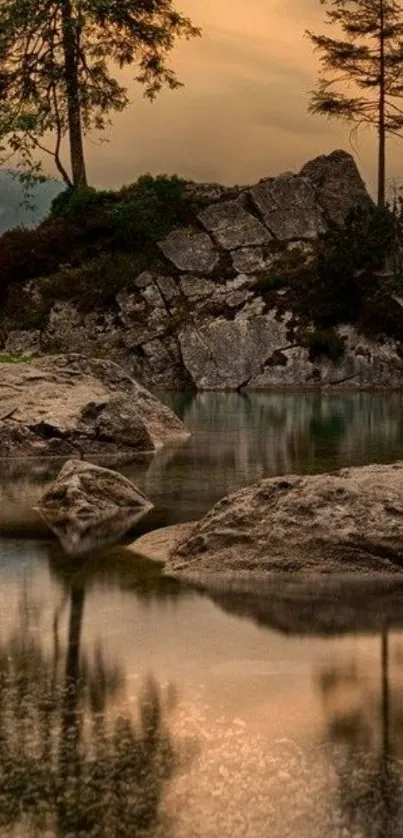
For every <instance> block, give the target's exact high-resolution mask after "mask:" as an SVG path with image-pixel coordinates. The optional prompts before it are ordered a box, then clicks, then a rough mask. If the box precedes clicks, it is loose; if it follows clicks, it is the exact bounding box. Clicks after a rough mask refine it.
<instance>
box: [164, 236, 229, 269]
mask: <svg viewBox="0 0 403 838" xmlns="http://www.w3.org/2000/svg"><path fill="white" fill-rule="evenodd" d="M158 246H159V247H160V249H161V250H162V252H163V254H164V256H165V257H166V258H167V259H169V261H170V262H172V263H173V264H174V265H175V267H176V268H178V270H180V271H189V272H192V271H194V272H195V273H206V274H210V273H212V272H213V270H214V268H215V267H216V265H218V262H219V258H220V257H219V254H218V252H217V249H216V248H215V247H214V244H213V242H212V241H211V239H210V236H208V235H207V233H202V232H199V231H198V230H194V229H193V228H189V229H184V230H173V232H172V233H169V235H168V236H167V237H166V238H165V239H163V241H160V242H158Z"/></svg>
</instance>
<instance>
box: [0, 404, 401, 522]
mask: <svg viewBox="0 0 403 838" xmlns="http://www.w3.org/2000/svg"><path fill="white" fill-rule="evenodd" d="M164 398H165V400H166V401H167V402H168V403H169V404H170V406H171V407H173V408H174V409H175V410H176V412H177V413H178V414H180V415H181V416H182V418H183V420H184V422H185V424H186V426H187V427H188V428H189V430H190V431H191V432H192V436H191V438H190V439H188V440H187V441H185V442H182V443H180V444H178V445H173V446H168V447H165V448H164V449H162V450H161V451H159V452H157V453H156V454H155V455H154V456H152V457H151V458H150V457H140V458H139V459H138V460H137V461H136V462H135V463H133V464H131V465H130V466H128V467H126V468H125V469H124V473H125V474H126V475H127V476H129V477H130V478H132V479H133V481H134V482H135V483H137V485H138V486H139V488H140V489H142V490H143V491H144V492H145V494H146V495H147V496H148V497H149V498H150V500H151V501H152V502H153V503H154V504H155V507H156V508H155V510H154V511H152V513H151V514H150V515H148V516H147V517H146V518H145V519H144V521H143V523H142V524H141V526H140V530H139V532H140V531H141V532H143V531H147V530H150V529H154V528H155V527H157V526H161V525H169V524H172V523H177V522H179V521H186V520H191V519H194V518H197V517H200V516H201V515H203V514H204V513H205V512H206V511H207V509H208V508H209V507H210V506H211V505H212V504H213V503H214V502H215V501H216V500H218V499H219V498H220V497H222V496H223V495H225V494H227V493H228V492H230V491H232V490H234V489H236V488H239V487H240V486H245V485H247V484H248V483H252V482H254V481H257V480H260V479H262V478H263V477H267V476H270V475H276V474H284V473H286V472H289V473H291V472H301V473H304V472H315V471H316V472H319V471H327V470H329V469H334V468H338V467H341V466H347V465H360V464H364V463H369V462H392V461H394V460H398V459H403V394H402V393H385V394H379V393H374V394H371V393H351V394H344V395H342V394H326V393H310V394H284V393H283V394H281V393H252V394H248V395H239V394H237V393H227V394H225V393H198V394H196V395H194V394H183V393H180V394H165V396H164ZM59 468H60V462H58V461H57V460H54V461H52V462H49V463H45V464H44V463H42V464H41V463H34V462H29V463H26V462H24V463H22V462H14V464H13V465H12V467H10V465H8V466H7V467H6V464H5V462H4V461H3V462H1V461H0V499H1V505H0V533H1V534H3V535H4V534H8V535H10V534H12V535H15V534H19V535H21V536H25V537H29V536H30V535H38V534H42V535H43V534H44V533H45V530H44V527H43V524H42V523H41V522H40V521H39V520H38V517H37V516H35V515H34V514H33V512H32V507H33V506H34V505H35V503H36V502H37V500H38V497H39V496H40V494H41V493H42V492H43V491H44V490H45V487H46V485H48V483H49V481H50V480H51V479H52V478H53V477H54V475H55V473H56V472H57V471H58V469H59Z"/></svg>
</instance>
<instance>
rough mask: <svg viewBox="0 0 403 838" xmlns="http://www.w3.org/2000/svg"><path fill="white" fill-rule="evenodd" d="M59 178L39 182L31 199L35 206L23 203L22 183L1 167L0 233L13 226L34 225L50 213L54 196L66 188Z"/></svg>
mask: <svg viewBox="0 0 403 838" xmlns="http://www.w3.org/2000/svg"><path fill="white" fill-rule="evenodd" d="M64 188H65V187H64V184H62V183H60V182H59V181H57V180H48V181H46V183H40V184H37V185H36V186H35V187H34V189H33V197H32V200H31V201H30V202H31V203H32V204H33V205H34V207H33V209H29V208H28V207H25V206H24V205H23V200H24V189H23V186H22V184H21V183H20V182H19V181H18V180H17V179H16V178H15V177H13V175H12V172H10V171H9V170H7V169H0V234H1V233H4V232H5V231H6V230H11V229H12V228H13V227H20V226H24V227H34V226H35V225H36V224H39V222H40V221H42V219H43V218H44V217H45V215H47V214H48V212H49V209H50V205H51V203H52V201H53V198H55V197H56V195H58V194H59V192H61V191H62V190H63V189H64Z"/></svg>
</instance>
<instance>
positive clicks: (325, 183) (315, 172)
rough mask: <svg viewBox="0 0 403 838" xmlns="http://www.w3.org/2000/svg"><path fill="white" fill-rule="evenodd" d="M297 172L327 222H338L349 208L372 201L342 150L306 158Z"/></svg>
mask: <svg viewBox="0 0 403 838" xmlns="http://www.w3.org/2000/svg"><path fill="white" fill-rule="evenodd" d="M300 175H301V176H302V177H303V178H307V179H308V180H309V181H310V182H311V184H312V185H313V187H314V189H315V195H316V201H317V203H318V204H319V206H320V208H321V210H322V211H323V213H324V216H325V218H326V220H327V221H334V222H336V223H340V224H341V223H342V221H343V219H344V217H345V215H346V214H347V212H348V211H349V210H350V209H351V208H352V207H354V206H357V204H359V205H361V206H368V205H370V204H371V203H372V201H371V198H370V196H369V194H368V192H367V190H366V187H365V183H364V181H363V180H362V177H361V175H360V173H359V171H358V167H357V165H356V163H355V160H354V158H353V157H352V156H351V154H348V153H347V152H346V151H343V150H342V149H336V151H332V153H331V154H327V155H326V154H321V155H320V156H319V157H315V158H314V160H309V162H308V163H306V164H305V166H304V167H303V168H302V169H301V172H300Z"/></svg>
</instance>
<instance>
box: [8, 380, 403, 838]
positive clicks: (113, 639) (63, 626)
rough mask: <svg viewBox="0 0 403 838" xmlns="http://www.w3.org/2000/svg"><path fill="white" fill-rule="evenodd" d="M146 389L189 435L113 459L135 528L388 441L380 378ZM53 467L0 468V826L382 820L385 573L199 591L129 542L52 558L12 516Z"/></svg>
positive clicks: (246, 837)
mask: <svg viewBox="0 0 403 838" xmlns="http://www.w3.org/2000/svg"><path fill="white" fill-rule="evenodd" d="M164 399H165V400H166V401H167V402H168V403H169V404H170V406H172V407H173V408H174V409H175V410H176V412H177V413H179V414H180V415H181V417H182V418H183V419H184V421H185V423H186V425H187V427H188V428H189V430H191V431H192V437H191V438H190V439H189V440H188V441H186V442H184V443H182V444H181V445H179V446H175V447H167V448H165V449H163V450H162V451H160V452H158V453H157V454H156V455H155V456H154V457H142V458H140V459H139V461H138V462H136V463H135V464H132V465H131V466H130V467H126V468H125V469H124V471H125V473H126V474H127V475H129V476H130V477H131V478H132V479H133V480H134V482H136V483H137V484H138V485H139V486H140V487H141V488H142V489H143V490H144V491H145V492H146V493H147V495H148V496H149V497H150V498H151V500H153V502H154V504H155V510H154V511H153V512H152V513H150V515H149V516H147V518H145V519H144V520H143V521H142V522H141V524H140V525H139V526H138V529H137V531H136V532H138V533H141V532H144V531H147V530H150V529H153V528H155V527H157V526H162V525H167V524H171V523H175V522H180V521H189V520H192V519H195V518H197V517H199V516H201V515H202V514H203V513H204V512H205V511H206V510H207V509H208V508H209V507H210V506H211V504H212V503H214V502H215V501H216V500H218V499H219V498H220V497H221V496H222V495H224V494H226V493H228V492H229V491H232V490H233V489H235V488H237V487H239V486H242V485H246V484H248V483H252V482H254V481H256V480H259V479H260V478H262V477H265V476H270V475H276V474H283V473H287V472H305V473H307V472H319V471H325V470H329V469H334V468H338V467H341V466H346V465H351V464H353V465H359V464H364V463H370V462H375V461H377V462H389V461H395V460H398V459H403V395H400V394H395V393H391V394H351V395H349V394H346V395H341V394H340V395H320V394H309V395H303V394H295V395H294V394H284V395H280V394H251V395H248V396H241V395H237V394H198V395H190V394H189V395H187V394H174V395H170V394H168V395H164ZM58 467H59V464H58V463H57V462H51V463H43V462H35V463H20V462H14V463H7V465H6V464H5V463H3V466H0V492H1V505H0V533H1V537H0V564H1V571H2V573H1V577H0V579H1V581H0V608H1V610H0V614H1V620H0V757H1V758H0V836H1V838H9V836H10V838H11V836H18V838H19V837H20V836H21V838H31V836H48V838H53V836H58V838H60V836H63V838H67V836H68V838H73V836H74V838H76V836H77V838H78V836H80V838H82V836H87V835H90V836H100V837H101V836H102V838H126V836H127V838H128V836H130V838H133V836H136V838H137V836H141V838H143V836H144V838H149V837H150V838H151V836H152V838H235V837H236V838H238V836H240V837H241V836H242V838H399V836H401V835H403V812H402V806H403V804H402V800H403V796H402V792H403V762H402V760H403V632H402V630H403V583H402V582H400V583H399V582H395V581H393V580H392V581H388V583H387V586H386V585H385V588H384V589H379V586H373V585H371V584H368V585H366V587H365V588H363V586H362V585H361V584H359V585H357V584H355V586H353V585H349V587H348V589H347V588H346V589H343V588H340V589H332V588H330V589H327V588H324V587H323V584H319V583H318V585H312V583H310V585H309V586H308V585H304V586H301V587H300V588H299V587H298V586H296V587H293V588H292V590H288V589H287V587H286V586H283V585H280V586H277V587H276V588H275V589H273V590H271V591H270V590H267V591H265V590H262V591H261V592H260V595H259V596H252V595H251V594H250V593H248V592H246V591H245V593H244V594H242V593H241V594H240V593H239V592H238V593H236V594H235V593H234V592H233V591H231V590H230V589H228V590H225V589H222V590H217V591H216V592H214V594H211V595H209V596H208V595H207V594H205V593H203V592H202V591H197V590H193V589H190V588H186V587H185V586H183V585H181V584H179V583H178V582H177V581H175V580H172V579H168V578H165V577H163V576H161V573H160V571H159V568H158V566H156V565H154V564H151V563H147V562H144V561H140V560H139V559H138V558H137V557H136V556H135V554H134V552H133V550H132V549H131V548H130V547H129V546H119V547H115V548H113V549H109V550H107V551H105V552H104V553H102V554H98V555H96V556H95V555H94V556H93V557H91V558H89V559H88V560H87V561H83V560H80V561H78V560H74V561H71V560H67V559H66V558H65V557H63V556H62V555H61V553H60V550H59V548H58V546H57V544H56V542H54V541H51V540H47V538H46V533H45V531H42V530H41V529H40V528H38V521H37V519H36V517H35V515H34V513H33V512H32V506H33V505H34V503H35V501H36V500H37V499H38V497H39V496H40V494H41V492H42V491H43V490H44V488H45V486H46V485H47V483H48V482H49V480H51V478H52V475H53V474H54V473H56V472H57V470H58ZM135 534H136V533H134V534H133V535H134V536H135Z"/></svg>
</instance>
